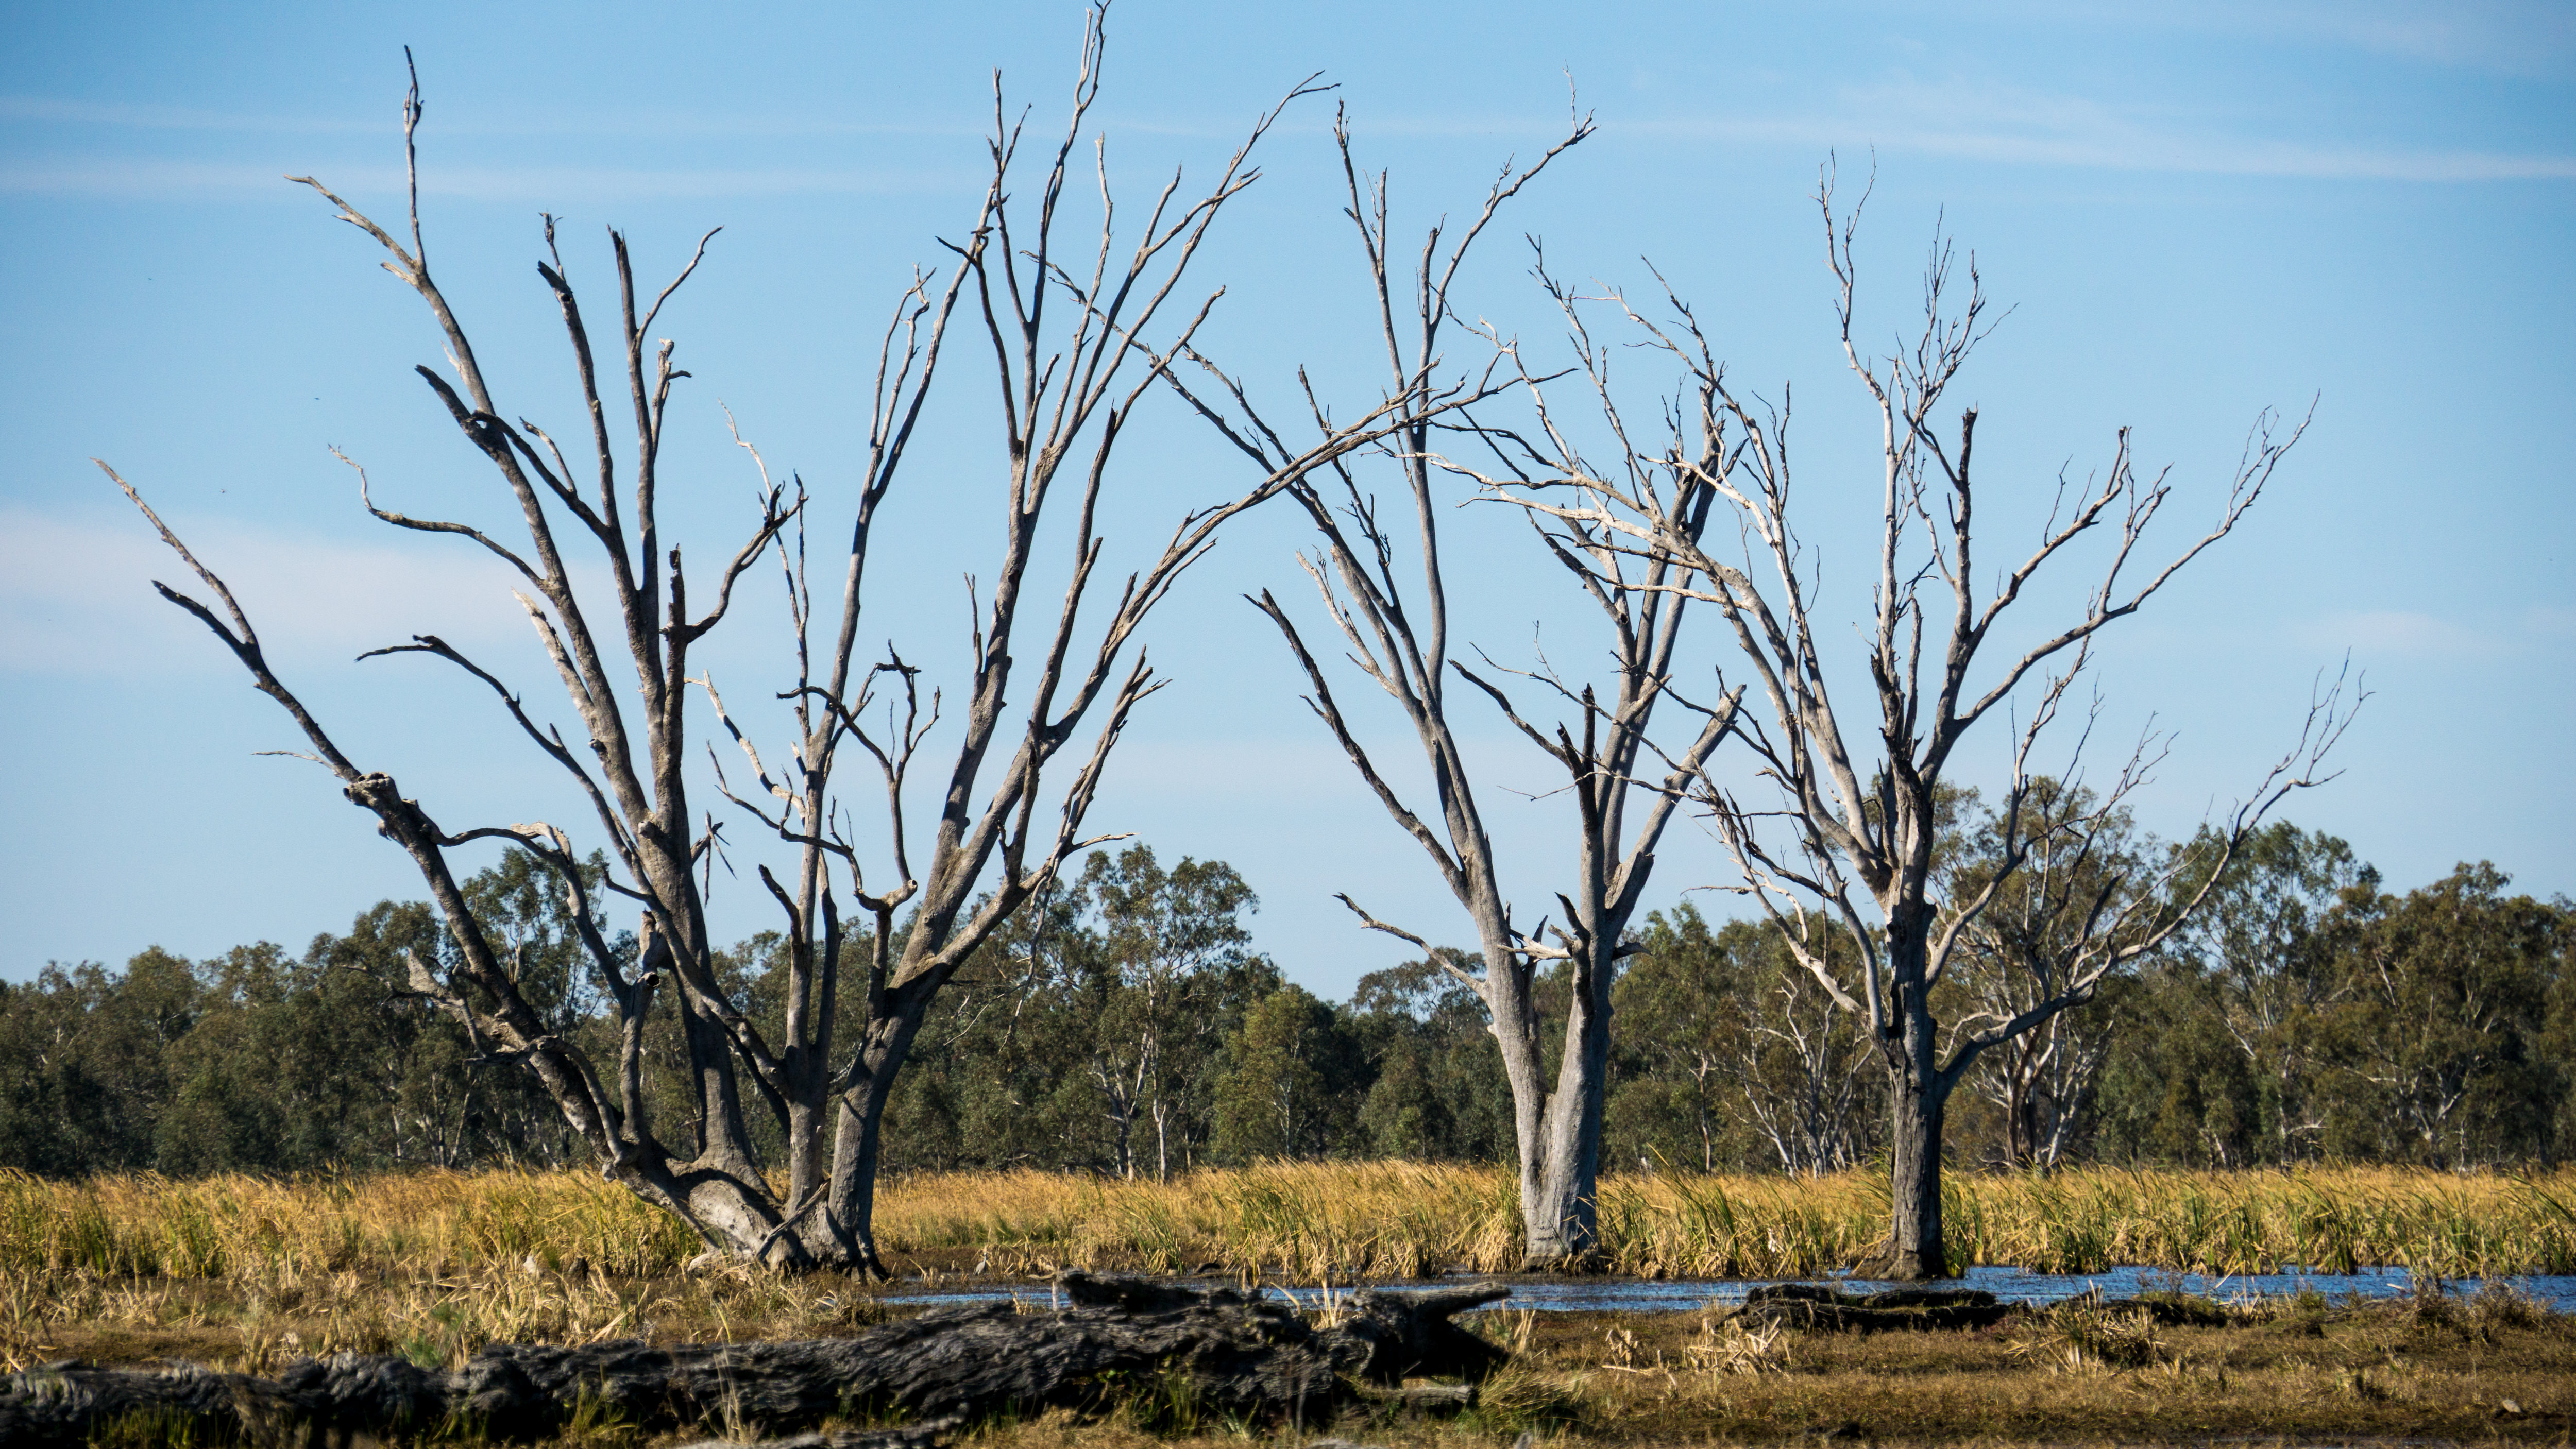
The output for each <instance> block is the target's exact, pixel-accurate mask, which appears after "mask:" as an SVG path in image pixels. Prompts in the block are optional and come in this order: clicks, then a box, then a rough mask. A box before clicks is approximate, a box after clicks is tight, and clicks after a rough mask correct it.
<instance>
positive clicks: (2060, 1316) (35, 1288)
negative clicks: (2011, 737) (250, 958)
mask: <svg viewBox="0 0 2576 1449" xmlns="http://www.w3.org/2000/svg"><path fill="white" fill-rule="evenodd" d="M1603 1198H1604V1202H1603V1216H1604V1219H1605V1223H1606V1225H1607V1229H1608V1238H1609V1246H1610V1250H1611V1253H1612V1255H1613V1258H1614V1261H1615V1263H1616V1265H1617V1266H1618V1267H1619V1268H1620V1269H1621V1270H1623V1271H1627V1272H1631V1273H1654V1274H1664V1275H1676V1276H1680V1275H1709V1276H1723V1275H1743V1276H1779V1277H1790V1276H1800V1275H1812V1274H1814V1273H1815V1272H1817V1271H1820V1270H1822V1269H1825V1268H1828V1267H1833V1266H1839V1265H1841V1264H1844V1263H1847V1262H1848V1261H1850V1259H1851V1258H1852V1257H1853V1256H1854V1255H1855V1254H1856V1253H1857V1252H1858V1251H1859V1250H1860V1249H1861V1248H1862V1247H1864V1246H1866V1245H1867V1244H1868V1243H1870V1242H1871V1241H1873V1240H1874V1239H1875V1238H1876V1236H1877V1234H1878V1232H1879V1231H1880V1227H1879V1224H1880V1221H1881V1217H1880V1215H1881V1213H1883V1211H1884V1196H1883V1190H1882V1189H1881V1188H1880V1187H1879V1186H1878V1185H1877V1184H1876V1183H1875V1182H1873V1181H1871V1180H1869V1179H1865V1178H1861V1177H1857V1176H1854V1177H1846V1178H1835V1179H1828V1180H1825V1181H1821V1182H1792V1181H1788V1180H1782V1179H1764V1178H1703V1177H1684V1176H1678V1175H1676V1176H1664V1177H1629V1178H1620V1179H1616V1180H1613V1181H1612V1182H1611V1183H1609V1184H1608V1185H1607V1186H1606V1187H1605V1190H1604V1194H1603ZM2571 1201H2576V1173H2560V1174H2556V1175H2551V1176H2542V1177H2536V1178H2529V1179H2512V1178H2499V1177H2478V1178H2458V1177H2449V1176H2437V1175H2430V1174H2418V1173H2405V1172H2395V1171H2384V1170H2338V1171H2318V1172H2312V1173H2305V1174H2289V1175H2279V1174H2248V1175H2238V1176H2228V1175H2211V1174H2185V1173H2124V1172H2069V1173H2061V1174H2059V1175H2057V1176H2054V1177H2049V1178H2031V1177H1961V1178H1956V1179H1954V1180H1953V1183H1952V1187H1951V1199H1950V1210H1951V1213H1952V1221H1953V1222H1954V1224H1956V1226H1957V1229H1958V1231H1959V1233H1960V1241H1961V1243H1962V1245H1963V1246H1964V1247H1966V1248H1967V1250H1968V1251H1969V1252H1970V1253H1972V1254H1973V1255H1974V1256H1975V1258H1976V1259H1977V1260H1979V1261H1985V1262H2014V1263H2022V1264H2028V1265H2031V1266H2036V1267H2048V1268H2057V1269H2061V1270H2065V1271H2087V1270H2091V1269H2097V1268H2100V1267H2103V1266H2106V1265H2109V1264H2114V1263H2122V1262H2136V1263H2147V1264H2154V1265H2158V1266H2163V1267H2168V1268H2176V1269H2185V1268H2190V1269H2203V1270H2211V1271H2220V1272H2224V1271H2231V1270H2246V1269H2267V1268H2274V1267H2281V1266H2308V1267H2313V1268H2316V1269H2320V1270H2326V1269H2333V1268H2339V1267H2348V1266H2355V1265H2361V1264H2409V1265H2412V1266H2414V1267H2415V1268H2416V1269H2418V1270H2419V1273H2420V1274H2421V1275H2423V1280H2424V1281H2425V1282H2426V1283H2427V1285H2428V1286H2427V1289H2426V1291H2424V1292H2423V1293H2422V1294H2420V1295H2419V1296H2418V1297H2417V1298H2416V1299H2414V1300H2411V1301H2401V1302H2391V1303H2379V1304H2370V1305H2363V1304H2356V1303H2328V1302H2326V1301H2325V1300H2323V1299H2321V1298H2316V1297H2315V1296H2314V1295H2308V1296H2307V1297H2305V1298H2303V1299H2296V1300H2279V1301H2274V1302H2271V1303H2266V1304H2260V1305H2255V1306H2253V1307H2250V1308H2237V1309H2233V1310H2229V1311H2228V1312H2226V1313H2224V1314H2219V1313H2216V1312H2215V1310H2210V1311H2208V1312H2205V1313H2204V1314H2203V1315H2202V1317H2203V1320H2204V1321H2201V1322H2198V1323H2193V1324H2187V1325H2186V1324H2157V1323H2153V1322H2149V1321H2147V1320H2145V1319H2143V1318H2135V1319H2129V1318H2122V1317H2120V1316H2118V1315H2113V1314H2107V1313H2105V1312H2103V1311H2101V1310H2100V1309H2098V1308H2097V1307H2093V1306H2088V1305H2084V1304H2078V1305H2075V1306H2072V1307H2069V1308H2063V1309H2060V1310H2056V1311H2052V1312H2048V1313H2033V1314H2030V1315H2026V1316H2025V1317H2023V1318H2022V1319H2020V1320H2018V1321H2014V1322H2007V1323H2006V1324H2004V1325H2002V1326H2000V1327H1998V1328H1995V1329H1990V1330H1983V1331H1977V1332H1960V1333H1922V1334H1886V1335H1878V1336H1870V1337H1862V1336H1853V1335H1838V1334H1823V1333H1818V1334H1804V1335H1801V1334H1785V1335H1778V1336H1775V1337H1771V1338H1767V1339H1766V1338H1761V1337H1759V1336H1758V1335H1754V1334H1749V1333H1747V1332H1745V1331H1744V1330H1742V1329H1741V1328H1739V1327H1735V1326H1731V1325H1728V1324H1726V1323H1725V1322H1724V1320H1723V1318H1722V1317H1721V1316H1719V1315H1716V1314H1709V1315H1697V1314H1658V1315H1608V1314H1563V1313H1554V1314H1531V1313H1515V1312H1509V1311H1505V1312H1498V1313H1492V1314H1486V1315H1482V1316H1481V1323H1482V1331H1484V1332H1487V1333H1488V1334H1490V1335H1492V1336H1495V1337H1497V1338H1500V1339H1502V1340H1504V1341H1506V1342H1508V1343H1510V1344H1511V1345H1512V1346H1513V1347H1514V1348H1515V1349H1516V1350H1517V1357H1516V1360H1515V1362H1514V1364H1513V1365H1512V1367H1510V1368H1509V1369H1507V1370H1506V1371H1505V1372H1504V1374H1503V1375H1502V1376H1501V1377H1500V1378H1498V1379H1497V1380H1495V1381H1494V1382H1492V1383H1490V1384H1489V1385H1487V1386H1486V1392H1485V1397H1484V1401H1483V1403H1482V1404H1480V1405H1479V1406H1478V1407H1477V1408H1475V1409H1473V1410H1470V1411H1469V1412H1468V1413H1467V1414H1465V1415H1463V1416H1461V1417H1458V1418H1455V1419H1448V1420H1429V1419H1422V1420H1402V1419H1393V1418H1368V1417H1366V1416H1362V1417H1359V1418H1355V1419H1353V1420H1350V1421H1346V1422H1345V1423H1343V1424H1340V1425H1334V1426H1318V1425H1253V1424H1232V1423H1226V1422H1222V1421H1214V1420H1203V1419H1201V1418H1199V1417H1196V1416H1193V1415H1192V1414H1190V1413H1188V1412H1186V1409H1185V1406H1184V1409H1183V1410H1182V1411H1180V1412H1175V1409H1174V1406H1172V1405H1170V1404H1156V1403H1139V1404H1134V1405H1118V1406H1113V1407H1112V1411H1111V1412H1109V1413H1108V1414H1106V1415H1105V1416H1098V1417H1092V1418H1086V1419H1076V1418H1073V1417H1070V1416H1067V1415H1064V1414H1062V1413H1057V1414H1051V1415H1048V1416H1046V1417H1043V1418H1039V1419H1034V1420H1030V1421H1027V1422H1000V1423H994V1424H989V1425H985V1426H983V1427H981V1428H979V1429H977V1430H976V1431H975V1432H974V1433H973V1434H972V1435H971V1436H969V1438H968V1439H967V1441H966V1445H965V1449H1144V1446H1147V1445H1153V1446H1158V1449H1186V1446H1203V1449H1243V1446H1245V1445H1246V1444H1247V1443H1249V1442H1253V1441H1262V1442H1279V1443H1282V1444H1283V1445H1291V1446H1293V1445H1294V1444H1296V1443H1297V1442H1299V1441H1302V1440H1305V1439H1310V1438H1314V1437H1317V1436H1319V1435H1321V1434H1323V1433H1326V1432H1329V1433H1332V1434H1335V1435H1338V1436H1340V1437H1343V1438H1346V1439H1356V1440H1359V1441H1361V1442H1365V1443H1368V1444H1382V1445H1388V1446H1402V1449H1485V1446H1496V1445H1505V1444H1513V1445H1518V1444H1521V1443H1522V1441H1523V1436H1525V1435H1529V1434H1535V1435H1537V1436H1538V1439H1539V1440H1540V1441H1541V1442H1549V1443H1553V1442H1555V1441H1559V1440H1587V1441H1595V1442H1601V1443H1605V1444H1618V1445H1638V1446H1644V1445H1663V1444H1680V1443H1685V1442H1687V1443H1704V1442H1712V1441H1715V1442H1750V1443H1788V1442H1797V1441H1801V1440H1809V1441H1812V1440H1813V1439H1814V1438H1816V1437H1817V1436H1823V1437H1826V1438H1831V1439H1835V1440H1838V1441H1839V1440H1845V1439H1849V1440H1852V1441H1855V1442H1856V1441H1857V1440H1859V1439H1861V1438H1867V1439H1871V1440H1874V1441H1877V1442H1880V1443H1961V1442H1977V1443H2051V1444H2065V1443H2091V1442H2109V1441H2117V1442H2158V1443H2188V1442H2207V1441H2208V1440H2209V1439H2210V1438H2211V1437H2212V1435H2224V1436H2236V1435H2243V1434H2252V1435H2256V1436H2258V1437H2263V1438H2274V1437H2278V1438H2281V1439H2285V1440H2315V1439H2349V1438H2351V1437H2381V1438H2404V1439H2411V1440H2417V1441H2421V1440H2424V1439H2428V1438H2432V1439H2444V1440H2468V1439H2488V1438H2494V1437H2503V1438H2508V1439H2514V1440H2521V1441H2529V1442H2558V1443H2563V1442H2565V1441H2566V1439H2567V1436H2568V1434H2569V1432H2570V1430H2571V1428H2576V1388H2571V1387H2570V1385H2576V1319H2571V1318H2570V1317H2568V1316H2564V1315H2554V1314H2550V1313H2546V1312H2543V1311H2540V1310H2538V1309H2536V1308H2535V1307H2534V1306H2533V1305H2532V1304H2530V1303H2528V1302H2527V1301H2524V1300H2521V1299H2518V1298H2516V1297H2515V1296H2513V1295H2511V1294H2497V1293H2489V1294H2486V1295H2483V1296H2480V1297H2477V1298H2474V1299H2464V1298H2460V1297H2456V1296H2452V1295H2447V1294H2443V1293H2441V1292H2440V1291H2439V1289H2438V1287H2435V1286H2432V1279H2433V1275H2443V1276H2453V1275H2473V1274H2480V1273H2494V1272H2508V1271H2537V1272H2556V1273H2566V1272H2570V1271H2576V1218H2571V1216H2570V1214H2569V1212H2568V1211H2567V1207H2566V1205H2567V1204H2568V1203H2570V1202H2571ZM881 1203H882V1206H881V1209H880V1217H879V1224H880V1228H881V1231H882V1233H883V1235H884V1238H885V1241H886V1243H887V1245H888V1247H889V1249H890V1251H891V1252H892V1253H893V1254H894V1255H895V1257H896V1259H897V1262H898V1265H899V1266H910V1267H913V1268H918V1269H920V1270H922V1271H924V1272H927V1273H929V1274H930V1275H932V1276H934V1277H944V1276H949V1275H962V1274H967V1273H971V1272H973V1271H975V1268H974V1265H976V1264H978V1263H980V1264H981V1265H982V1269H983V1271H984V1272H986V1273H989V1274H993V1275H1008V1276H1021V1275H1026V1274H1032V1273H1041V1272H1044V1271H1047V1270H1049V1269H1051V1268H1055V1267H1072V1266H1088V1267H1104V1268H1118V1269H1129V1270H1145V1271H1175V1270H1181V1271H1187V1270H1196V1269H1200V1268H1202V1267H1206V1266H1209V1265H1214V1267H1215V1268H1217V1269H1219V1270H1223V1271H1227V1272H1232V1273H1239V1274H1243V1275H1246V1276H1260V1277H1264V1278H1268V1279H1271V1280H1274V1281H1276V1280H1278V1279H1281V1278H1288V1279H1296V1280H1305V1281H1313V1280H1316V1279H1319V1278H1320V1279H1329V1280H1331V1281H1334V1282H1349V1281H1351V1280H1352V1279H1354V1278H1356V1277H1359V1276H1362V1275H1372V1276H1374V1275H1395V1274H1413V1273H1418V1272H1424V1271H1436V1270H1438V1269H1441V1268H1444V1267H1453V1266H1456V1267H1467V1268H1470V1269H1475V1270H1480V1271H1490V1270H1494V1269H1501V1268H1508V1267H1510V1266H1512V1265H1513V1263H1514V1261H1515V1258H1516V1242H1515V1235H1514V1233H1513V1223H1514V1221H1515V1218H1516V1212H1515V1209H1514V1206H1513V1199H1512V1196H1511V1190H1510V1183H1509V1179H1508V1178H1507V1176H1505V1175H1504V1174H1501V1173H1498V1172H1493V1171H1489V1170H1478V1169H1467V1168H1451V1167H1422V1166H1408V1165H1403V1164H1377V1165H1345V1166H1329V1167H1327V1166H1275V1167H1267V1168H1261V1169H1257V1170H1252V1171H1245V1172H1236V1173H1210V1174H1203V1175H1199V1176H1195V1177H1192V1178H1190V1179H1187V1180H1185V1181H1179V1182H1174V1183H1170V1184H1163V1185H1155V1184H1146V1183H1114V1182H1097V1181H1089V1180H1083V1179H1074V1178H1064V1177H1055V1176H1049V1175H1041V1174H1004V1175H991V1176H964V1175H961V1176H946V1177H924V1178H915V1179H912V1180H909V1181H906V1182H902V1183H898V1184H895V1185H894V1186H893V1188H892V1190H891V1191H890V1192H888V1193H886V1194H885V1195H884V1196H883V1197H882V1198H881ZM697 1246H698V1245H697V1244H696V1243H695V1242H694V1241H693V1240H692V1239H691V1238H690V1237H689V1236H688V1235H687V1234H686V1233H685V1232H683V1231H681V1230H679V1229H678V1228H677V1227H676V1226H675V1225H674V1224H673V1223H672V1222H671V1221H670V1220H669V1219H667V1218H666V1217H664V1216H662V1215H660V1214H658V1213H656V1212H653V1211H652V1210H650V1209H648V1208H646V1207H644V1206H643V1205H642V1204H641V1203H639V1202H637V1201H635V1200H634V1199H632V1198H631V1197H629V1196H628V1195H627V1194H625V1193H624V1192H623V1191H621V1190H619V1189H617V1188H616V1187H614V1186H613V1185H611V1184H608V1183H604V1182H601V1181H599V1180H598V1179H596V1178H593V1177H588V1176H585V1175H578V1174H569V1173H567V1174H546V1175H531V1174H514V1173H481V1174H470V1175H469V1174H452V1173H423V1174H416V1175H409V1176H401V1177H385V1178H375V1179H367V1180H353V1181H270V1180H264V1179H255V1178H213V1179H202V1180H196V1181H188V1182H178V1181H169V1180H164V1179H159V1178H152V1177H115V1178H101V1179H94V1180H90V1181H86V1182H79V1183H49V1182H42V1181H37V1180H35V1179H30V1178H25V1177H19V1176H7V1175H0V1367H6V1368H9V1369H18V1368H23V1367H26V1366H28V1365H31V1364H37V1363H42V1362H45V1361H47V1360H52V1359H58V1358H67V1357H81V1358H88V1359H93V1360H99V1361H105V1362H129V1363H130V1362H137V1361H141V1360H147V1359H154V1358H162V1357H184V1358H191V1359H196V1360H200V1361H207V1362H215V1363H222V1364H227V1365H229V1366H233V1367H238V1368H248V1369H254V1370H273V1369H274V1368H276V1367H278V1366H280V1365H281V1364H283V1363H284V1362H285V1361H287V1360H288V1359H291V1358H295V1357H301V1356H305V1355H320V1354H327V1353H331V1352H337V1351H342V1350H349V1351H358V1352H368V1353H399V1354H403V1355H406V1356H408V1357H411V1358H413V1359H414V1360H416V1361H419V1362H422V1363H426V1364H454V1363H457V1362H461V1361H462V1360H463V1359H464V1358H465V1357H467V1356H469V1355H471V1354H472V1353H474V1352H475V1351H476V1350H477V1349H479V1348H480V1347H481V1346H482V1345H483V1344H484V1343H486V1342H492V1341H506V1342H568V1341H589V1340H599V1339H608V1338H623V1337H642V1338H648V1339H652V1340H655V1341H658V1342H675V1341H740V1340H747V1339H754V1338H784V1337H811V1336H825V1335H833V1334H844V1333H849V1332H853V1331H855V1330H857V1329H859V1328H862V1327H865V1326H867V1325H869V1324H873V1323H876V1322H881V1321H884V1320H885V1319H886V1318H887V1317H889V1316H890V1315H892V1314H895V1313H899V1312H901V1311H903V1310H902V1309H901V1308H900V1307H899V1306H898V1305H896V1304H893V1303H889V1302H888V1301H886V1300H884V1299H882V1298H881V1297H879V1296H878V1295H877V1293H876V1292H875V1291H874V1290H872V1289H871V1288H869V1286H868V1285H865V1284H862V1283H858V1282H855V1281H853V1280H851V1279H848V1278H846V1277H844V1276H842V1275H838V1274H814V1275H807V1276H804V1277H783V1276H780V1275H776V1274H772V1273H767V1272H762V1271H757V1270H750V1269H745V1268H741V1267H738V1266H723V1267H716V1268H706V1267H701V1268H700V1269H698V1270H697V1271H694V1272H691V1271H684V1265H686V1264H687V1263H688V1261H689V1259H690V1258H691V1257H692V1256H693V1255H694V1254H695V1252H696V1250H697ZM1040 1291H1041V1292H1042V1290H1040ZM1040 1301H1043V1300H1042V1299H1041V1300H1040ZM689 1437H699V1436H689ZM102 1442H105V1441H102ZM133 1442H138V1443H139V1442H146V1441H145V1440H135V1441H133ZM424 1442H437V1439H436V1436H435V1435H432V1436H430V1438H429V1439H428V1440H426V1441H424ZM560 1442H561V1443H562V1444H564V1445H566V1446H569V1445H572V1444H575V1443H580V1444H597V1445H618V1446H621V1449H644V1446H645V1445H647V1444H648V1443H650V1442H651V1441H648V1440H647V1439H645V1438H644V1437H643V1436H641V1435H638V1434H634V1433H632V1432H626V1431H620V1430H618V1429H617V1427H616V1426H615V1425H613V1424H604V1425H597V1426H592V1427H591V1428H588V1429H585V1430H584V1431H583V1432H582V1433H581V1434H578V1435H575V1436H572V1437H569V1438H567V1439H565V1440H563V1441H560ZM667 1442H677V1441H675V1440H674V1441H667ZM1524 1449H1526V1446H1524Z"/></svg>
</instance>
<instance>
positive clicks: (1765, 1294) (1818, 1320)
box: [1731, 1283, 2021, 1333]
mask: <svg viewBox="0 0 2576 1449" xmlns="http://www.w3.org/2000/svg"><path fill="white" fill-rule="evenodd" d="M2020 1311H2021V1310H2020V1308H2019V1307H2018V1306H2017V1305H2014V1304H2009V1303H1997V1302H1996V1301H1995V1295H1993V1294H1992V1293H1987V1292H1983V1291H1980V1290H1977V1289H1973V1288H1898V1289H1893V1290H1891V1291H1889V1292H1885V1293H1859V1294H1854V1293H1843V1292H1839V1291H1837V1290H1835V1289H1832V1288H1828V1287H1825V1286H1824V1285H1822V1284H1816V1283H1781V1284H1777V1285H1775V1286H1772V1287H1767V1288H1756V1289H1754V1290H1753V1291H1752V1292H1750V1293H1748V1294H1746V1295H1745V1296H1744V1306H1743V1307H1742V1308H1739V1309H1737V1310H1736V1311H1735V1313H1734V1314H1733V1315H1731V1316H1732V1317H1733V1318H1735V1319H1736V1320H1738V1321H1740V1322H1744V1323H1749V1324H1756V1325H1760V1326H1763V1327H1772V1326H1775V1325H1776V1326H1778V1327H1782V1328H1796V1329H1805V1330H1821V1331H1825V1332H1840V1333H1879V1332H1884V1331H1886V1330H1889V1329H1914V1330H1922V1329H1939V1328H1985V1327H1987V1326H1989V1325H1992V1324H1996V1323H2000V1322H2002V1321H2003V1320H2004V1319H2006V1318H2009V1317H2011V1316H2012V1315H2013V1314H2015V1313H2018V1312H2020Z"/></svg>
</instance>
